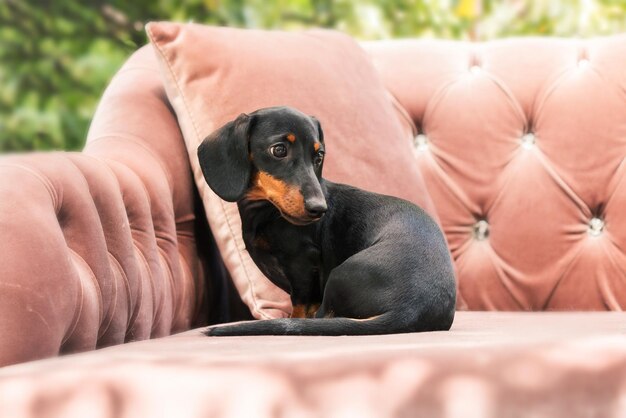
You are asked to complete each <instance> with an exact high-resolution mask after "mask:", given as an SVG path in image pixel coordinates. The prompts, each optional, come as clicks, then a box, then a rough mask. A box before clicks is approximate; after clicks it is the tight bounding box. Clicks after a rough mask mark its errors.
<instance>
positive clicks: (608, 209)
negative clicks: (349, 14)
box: [364, 36, 626, 310]
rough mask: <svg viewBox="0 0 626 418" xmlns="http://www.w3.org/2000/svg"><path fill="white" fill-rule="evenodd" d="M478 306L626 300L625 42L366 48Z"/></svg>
mask: <svg viewBox="0 0 626 418" xmlns="http://www.w3.org/2000/svg"><path fill="white" fill-rule="evenodd" d="M364 47H365V48H366V49H367V50H368V52H369V53H370V54H371V56H372V59H373V60H374V63H375V65H376V66H377V68H378V69H379V71H380V73H381V75H382V77H383V78H384V80H385V83H386V84H387V86H388V88H389V89H390V90H391V92H392V93H393V94H394V95H395V96H396V98H397V99H398V100H399V101H400V103H402V105H403V106H404V107H405V108H406V110H407V111H408V112H409V114H410V116H411V118H412V120H413V122H414V123H415V125H416V135H415V154H416V161H417V164H418V165H419V167H420V169H421V170H422V173H423V175H424V178H425V180H426V183H427V187H428V190H429V192H430V193H431V195H432V198H433V200H434V202H435V205H436V206H437V212H438V214H439V217H440V219H441V222H442V225H443V229H444V231H445V234H446V236H447V238H448V242H449V244H450V247H451V251H452V254H453V257H454V260H455V262H456V266H457V271H458V275H459V277H458V278H459V287H460V292H461V296H462V297H463V299H464V300H465V302H466V304H467V307H468V308H469V309H473V310H479V309H499V310H544V309H546V310H547V309H552V310H568V309H583V310H587V309H589V310H604V309H612V310H621V309H624V308H625V307H626V216H624V213H626V182H625V181H624V180H625V179H626V166H625V164H624V156H625V155H626V71H624V68H626V36H617V37H611V38H603V39H591V40H563V39H546V38H542V39H537V38H526V39H510V40H500V41H495V42H489V43H484V44H480V43H477V44H473V43H463V42H445V41H424V40H396V41H386V42H372V43H366V44H364Z"/></svg>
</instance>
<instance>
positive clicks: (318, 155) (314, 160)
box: [313, 151, 324, 167]
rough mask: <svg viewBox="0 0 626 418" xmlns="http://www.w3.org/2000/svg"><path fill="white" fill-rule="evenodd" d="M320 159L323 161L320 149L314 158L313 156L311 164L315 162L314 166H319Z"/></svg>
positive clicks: (322, 153)
mask: <svg viewBox="0 0 626 418" xmlns="http://www.w3.org/2000/svg"><path fill="white" fill-rule="evenodd" d="M322 161H324V151H320V152H318V153H317V154H315V158H313V164H315V166H316V167H319V166H320V165H321V164H322Z"/></svg>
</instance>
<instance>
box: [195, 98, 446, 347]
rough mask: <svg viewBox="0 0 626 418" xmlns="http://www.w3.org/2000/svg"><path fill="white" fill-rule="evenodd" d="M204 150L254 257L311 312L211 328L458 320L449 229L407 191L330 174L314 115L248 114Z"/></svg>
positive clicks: (253, 330) (372, 329) (206, 167)
mask: <svg viewBox="0 0 626 418" xmlns="http://www.w3.org/2000/svg"><path fill="white" fill-rule="evenodd" d="M198 158H199V161H200V165H201V167H202V172H203V174H204V178H205V179H206V181H207V183H208V184H209V186H210V187H211V189H212V190H213V191H214V192H215V193H216V194H217V195H218V196H219V197H221V198H222V199H224V200H226V201H229V202H237V203H238V207H239V212H240V214H241V221H242V226H243V240H244V242H245V244H246V248H247V249H248V251H249V253H250V256H251V257H252V260H254V262H255V263H256V264H257V265H258V267H259V268H260V270H261V271H262V272H263V273H264V274H265V275H266V276H267V277H268V278H269V279H270V280H271V281H272V282H273V283H275V284H276V285H277V286H279V287H280V288H282V289H284V290H285V291H286V292H288V293H289V294H290V295H291V300H292V302H293V305H294V313H298V312H299V313H300V314H301V315H302V316H305V317H303V318H294V317H293V316H292V318H280V319H270V320H263V321H248V322H241V323H236V324H232V325H224V326H217V327H212V328H209V330H208V331H207V335H212V336H231V335H366V334H392V333H405V332H419V331H437V330H448V329H450V326H451V325H452V321H453V319H454V312H455V303H456V283H455V278H454V272H453V267H452V261H451V259H450V254H449V252H448V248H447V246H446V242H445V239H444V236H443V234H442V232H441V230H440V229H439V227H438V226H437V224H436V223H435V222H434V221H433V219H432V218H431V217H430V216H428V215H427V214H426V213H425V212H424V211H423V210H422V209H420V208H419V207H417V206H415V205H414V204H412V203H410V202H407V201H405V200H402V199H398V198H395V197H391V196H385V195H380V194H375V193H370V192H367V191H364V190H361V189H357V188H355V187H351V186H347V185H344V184H337V183H332V182H330V181H328V180H325V179H323V178H322V167H323V165H324V158H325V151H324V135H323V133H322V128H321V126H320V123H319V122H318V121H317V120H316V119H315V118H314V117H310V116H307V115H305V114H303V113H301V112H299V111H298V110H295V109H293V108H289V107H272V108H266V109H260V110H257V111H255V112H253V113H250V114H249V115H247V114H241V115H240V116H239V117H237V118H236V119H235V120H234V121H232V122H229V123H227V124H226V125H224V126H223V127H221V128H220V129H218V130H217V131H216V132H214V133H212V134H211V135H209V136H208V137H207V138H206V139H205V140H204V141H203V142H202V144H201V145H200V146H199V147H198ZM336 158H341V156H338V157H336ZM380 175H381V176H382V175H384V173H380Z"/></svg>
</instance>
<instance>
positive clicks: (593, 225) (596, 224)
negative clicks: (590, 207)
mask: <svg viewBox="0 0 626 418" xmlns="http://www.w3.org/2000/svg"><path fill="white" fill-rule="evenodd" d="M603 231H604V221H603V220H602V219H600V218H591V220H590V221H589V230H588V232H589V235H591V236H592V237H598V236H600V235H602V232H603Z"/></svg>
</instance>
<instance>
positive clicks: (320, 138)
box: [311, 116, 324, 143]
mask: <svg viewBox="0 0 626 418" xmlns="http://www.w3.org/2000/svg"><path fill="white" fill-rule="evenodd" d="M311 119H313V123H314V124H315V126H316V127H317V133H318V136H319V140H320V142H321V143H324V131H322V125H321V124H320V121H319V120H317V118H316V117H315V116H311Z"/></svg>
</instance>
